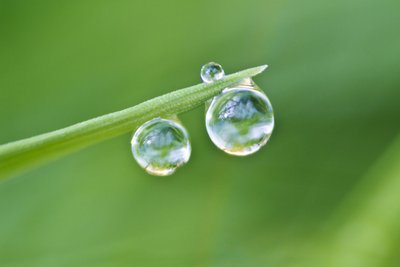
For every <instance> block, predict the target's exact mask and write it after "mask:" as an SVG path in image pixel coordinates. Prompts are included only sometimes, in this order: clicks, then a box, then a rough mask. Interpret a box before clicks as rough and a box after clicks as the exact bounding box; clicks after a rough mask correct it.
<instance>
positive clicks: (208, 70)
mask: <svg viewBox="0 0 400 267" xmlns="http://www.w3.org/2000/svg"><path fill="white" fill-rule="evenodd" d="M224 75H225V72H224V69H223V68H222V66H221V65H220V64H218V63H215V62H210V63H207V64H205V65H203V66H202V67H201V70H200V76H201V79H202V80H203V82H205V83H212V82H214V81H216V80H219V79H222V78H223V77H224Z"/></svg>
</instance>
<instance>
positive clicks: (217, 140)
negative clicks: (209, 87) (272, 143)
mask: <svg viewBox="0 0 400 267" xmlns="http://www.w3.org/2000/svg"><path fill="white" fill-rule="evenodd" d="M206 128H207V132H208V135H209V136H210V138H211V140H212V142H213V143H214V144H215V145H216V146H217V147H218V148H220V149H222V150H223V151H225V152H226V153H228V154H231V155H236V156H246V155H249V154H252V153H255V152H257V151H258V150H259V149H260V148H261V147H262V146H263V145H265V144H266V143H267V141H268V139H269V137H270V136H271V134H272V130H273V128H274V115H273V110H272V106H271V103H270V101H269V100H268V98H267V96H266V95H265V94H264V92H263V91H261V89H259V88H258V87H257V86H256V85H255V84H254V83H253V82H252V83H251V85H250V84H249V82H248V81H246V82H245V83H241V84H240V83H239V84H238V85H236V86H234V87H231V88H227V89H225V90H223V91H222V93H221V94H220V95H218V96H216V97H214V98H213V100H212V102H211V104H210V106H209V108H208V110H207V113H206Z"/></svg>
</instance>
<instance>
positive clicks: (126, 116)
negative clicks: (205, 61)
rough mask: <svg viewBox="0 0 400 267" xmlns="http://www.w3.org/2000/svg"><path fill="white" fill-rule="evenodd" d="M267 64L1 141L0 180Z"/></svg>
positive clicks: (181, 107) (190, 103) (193, 100)
mask: <svg viewBox="0 0 400 267" xmlns="http://www.w3.org/2000/svg"><path fill="white" fill-rule="evenodd" d="M266 67H267V66H266V65H265V66H259V67H255V68H251V69H246V70H243V71H240V72H237V73H234V74H231V75H228V76H226V77H224V78H223V79H221V80H218V81H216V82H214V83H211V84H204V83H203V84H198V85H194V86H191V87H187V88H184V89H180V90H176V91H173V92H171V93H168V94H165V95H162V96H159V97H156V98H153V99H151V100H148V101H145V102H143V103H140V104H138V105H136V106H133V107H130V108H127V109H124V110H121V111H117V112H114V113H109V114H106V115H103V116H100V117H97V118H94V119H90V120H87V121H84V122H80V123H77V124H74V125H72V126H69V127H66V128H63V129H59V130H56V131H53V132H49V133H45V134H41V135H37V136H34V137H30V138H27V139H23V140H19V141H15V142H11V143H8V144H5V145H1V146H0V180H2V179H5V178H8V177H11V176H14V175H17V174H20V173H22V172H25V171H27V170H29V169H31V168H33V167H35V166H38V165H41V164H44V163H47V162H50V161H52V160H54V159H57V158H59V157H61V156H64V155H67V154H69V153H71V152H74V151H77V150H79V149H82V148H85V147H87V146H89V145H92V144H95V143H98V142H100V141H103V140H106V139H110V138H112V137H116V136H118V135H121V134H124V133H127V132H129V131H132V130H133V129H134V128H136V127H137V126H139V125H140V124H142V123H144V122H146V121H148V120H150V119H152V118H155V117H159V116H168V115H174V114H178V113H182V112H185V111H188V110H191V109H193V108H195V107H197V106H199V105H201V104H203V103H204V102H205V101H207V100H208V99H210V98H212V97H213V96H215V95H217V94H218V93H219V92H220V91H221V90H222V89H223V88H225V87H227V86H229V85H231V84H234V83H237V82H238V81H240V80H241V79H243V78H246V77H252V76H255V75H257V74H259V73H261V72H263V71H264V70H265V69H266Z"/></svg>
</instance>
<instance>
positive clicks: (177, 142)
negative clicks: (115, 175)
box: [131, 118, 191, 176]
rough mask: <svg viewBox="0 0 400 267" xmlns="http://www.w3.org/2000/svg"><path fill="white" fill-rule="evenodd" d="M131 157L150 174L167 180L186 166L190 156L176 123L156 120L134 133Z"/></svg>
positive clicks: (184, 132) (183, 136)
mask: <svg viewBox="0 0 400 267" xmlns="http://www.w3.org/2000/svg"><path fill="white" fill-rule="evenodd" d="M131 145H132V153H133V156H134V158H135V159H136V161H137V162H138V163H139V165H140V166H141V167H142V168H144V169H145V170H146V171H147V172H148V173H149V174H152V175H157V176H166V175H170V174H172V173H174V172H175V171H176V169H177V168H179V167H180V166H182V165H184V164H185V163H186V162H188V160H189V158H190V153H191V147H190V142H189V136H188V133H187V131H186V129H185V128H184V127H183V126H182V125H180V124H179V123H177V122H175V121H172V120H166V119H161V118H155V119H153V120H151V121H148V122H146V123H145V124H143V125H142V126H141V127H140V128H139V129H137V131H136V132H135V134H134V136H133V138H132V141H131Z"/></svg>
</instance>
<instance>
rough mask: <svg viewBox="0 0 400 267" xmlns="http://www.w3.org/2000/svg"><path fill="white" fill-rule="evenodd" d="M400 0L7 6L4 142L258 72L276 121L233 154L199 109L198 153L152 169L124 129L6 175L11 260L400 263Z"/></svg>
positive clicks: (221, 265)
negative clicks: (210, 66)
mask: <svg viewBox="0 0 400 267" xmlns="http://www.w3.org/2000/svg"><path fill="white" fill-rule="evenodd" d="M399 9H400V2H399V1H397V0H383V1H376V0H375V1H373V0H364V1H361V0H338V1H312V0H305V1H294V0H284V1H278V0H273V1H268V0H265V1H261V0H259V1H256V0H246V1H239V0H236V1H184V0H172V1H158V2H157V1H94V0H92V1H89V0H80V1H19V0H14V1H7V0H0V90H1V91H0V92H1V94H0V124H1V131H0V143H6V142H9V141H13V140H17V139H20V138H24V137H29V136H32V135H36V134H40V133H43V132H47V131H51V130H55V129H58V128H61V127H65V126H68V125H70V124H73V123H76V122H79V121H83V120H86V119H89V118H92V117H95V116H98V115H102V114H105V113H108V112H112V111H116V110H120V109H123V108H126V107H129V106H132V105H135V104H137V103H140V102H142V101H144V100H146V99H150V98H152V97H155V96H158V95H160V94H163V93H167V92H169V91H171V90H174V89H178V88H182V87H186V86H189V85H193V84H197V83H199V82H200V78H199V71H200V67H201V65H202V64H204V63H206V62H208V61H216V62H219V63H221V64H222V65H223V67H224V69H225V72H226V73H232V72H235V71H238V70H241V69H245V68H247V67H253V66H257V65H261V64H269V65H270V68H269V69H268V71H267V72H265V73H263V74H262V75H260V76H258V77H257V78H256V79H255V81H256V82H257V83H258V84H259V85H260V87H261V88H262V89H263V90H264V91H265V92H266V93H267V95H268V96H269V98H270V100H271V102H272V104H273V106H274V110H275V116H276V117H275V118H276V128H275V131H274V133H273V135H272V138H271V139H270V142H269V143H268V145H267V146H266V147H265V148H264V149H262V150H261V151H260V152H259V153H257V154H255V155H252V156H250V157H246V158H236V157H230V156H228V155H226V154H224V153H223V152H221V151H219V150H218V149H217V148H216V147H214V145H213V144H212V143H211V141H210V140H209V138H208V136H207V133H206V130H205V127H204V107H199V108H197V109H195V110H193V111H191V112H188V113H185V114H182V115H181V116H180V118H181V120H182V121H183V123H184V125H185V126H186V128H187V129H188V130H189V132H190V134H191V141H192V149H193V153H192V157H191V160H190V162H189V163H188V164H187V165H186V166H184V167H183V168H181V169H180V170H179V171H178V172H177V173H176V174H175V175H173V176H171V177H167V178H160V177H152V176H149V175H147V174H146V173H145V172H144V171H143V170H142V169H140V168H139V166H138V165H137V164H136V162H135V161H134V159H133V158H132V155H131V151H130V144H129V142H130V137H131V136H130V135H125V136H121V137H119V138H116V139H113V140H110V141H107V142H104V143H101V144H99V145H95V146H93V147H90V148H88V149H86V150H83V151H81V152H78V153H75V154H73V155H70V156H68V157H66V158H63V159H61V160H58V161H56V162H54V163H53V164H50V165H46V166H44V167H41V168H38V169H35V170H34V171H32V172H30V173H27V174H24V175H22V176H19V177H16V178H14V179H11V180H8V181H6V182H2V183H1V184H0V266H2V267H11V266H12V267H14V266H15V267H16V266H59V267H61V266H86V267H87V266H101V267H103V266H104V267H108V266H113V267H116V266H141V267H142V266H143V267H150V266H174V267H176V266H185V267H187V266H195V267H208V266H210V267H239V266H241V267H243V266H246V267H252V266H254V267H260V266H279V267H280V266H282V267H287V266H290V267H299V266H307V267H310V266H319V267H320V266H339V267H347V266H349V267H358V266H360V267H361V266H362V267H367V266H392V267H395V266H396V267H397V266H399V265H398V262H399V261H400V254H399V251H400V138H399V137H398V134H399V132H400V104H399V100H400V86H399V85H400V75H399V70H400V33H399Z"/></svg>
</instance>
